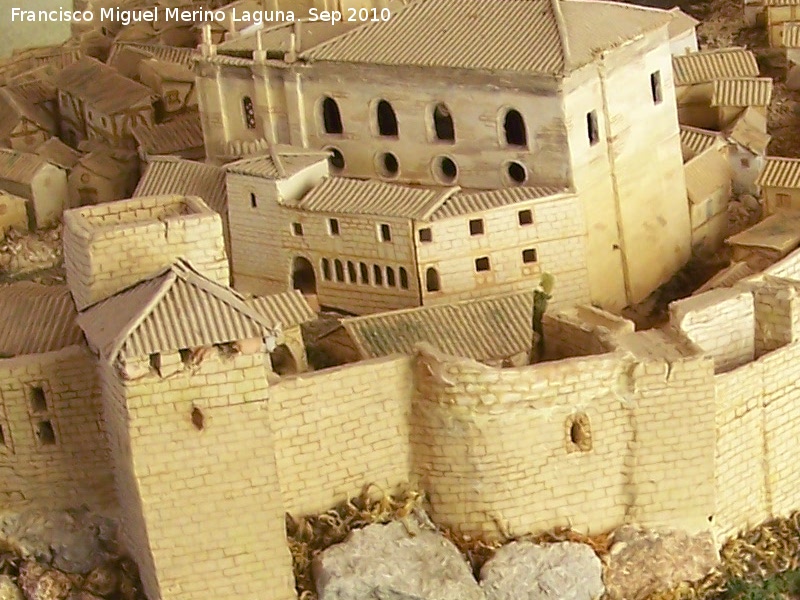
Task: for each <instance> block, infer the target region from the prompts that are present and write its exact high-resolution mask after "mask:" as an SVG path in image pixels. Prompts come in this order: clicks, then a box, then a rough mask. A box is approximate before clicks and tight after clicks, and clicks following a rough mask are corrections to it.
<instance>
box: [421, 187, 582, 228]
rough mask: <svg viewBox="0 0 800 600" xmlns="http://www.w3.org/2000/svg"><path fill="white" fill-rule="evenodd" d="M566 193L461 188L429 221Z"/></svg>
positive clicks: (554, 189)
mask: <svg viewBox="0 0 800 600" xmlns="http://www.w3.org/2000/svg"><path fill="white" fill-rule="evenodd" d="M564 193H568V192H567V190H565V189H563V188H559V187H513V188H504V189H500V190H482V191H478V190H463V191H459V192H456V193H455V194H453V195H452V196H450V197H449V198H447V199H446V201H445V202H444V203H443V204H442V205H441V206H440V207H439V209H438V210H437V211H436V212H435V213H433V215H432V216H431V219H430V220H431V221H435V220H437V219H446V218H448V217H456V216H459V215H468V214H472V213H477V212H483V211H486V210H491V209H493V208H500V207H502V206H509V205H511V204H516V203H518V202H524V201H526V200H534V199H538V198H546V197H548V196H555V195H558V194H564Z"/></svg>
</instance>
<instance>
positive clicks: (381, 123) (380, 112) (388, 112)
mask: <svg viewBox="0 0 800 600" xmlns="http://www.w3.org/2000/svg"><path fill="white" fill-rule="evenodd" d="M376 112H377V117H378V133H379V134H380V135H384V136H389V137H397V115H396V114H395V112H394V108H392V105H391V104H389V103H388V102H387V101H386V100H381V101H380V102H378V105H377V107H376Z"/></svg>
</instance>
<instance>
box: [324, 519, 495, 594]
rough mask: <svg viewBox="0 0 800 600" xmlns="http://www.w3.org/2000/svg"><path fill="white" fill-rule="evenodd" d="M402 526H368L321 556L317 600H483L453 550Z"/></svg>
mask: <svg viewBox="0 0 800 600" xmlns="http://www.w3.org/2000/svg"><path fill="white" fill-rule="evenodd" d="M408 527H409V529H410V530H411V532H412V533H413V535H411V534H410V533H409V530H407V529H406V525H405V524H404V523H401V522H394V523H390V524H389V525H369V526H368V527H365V528H364V529H359V530H355V531H353V532H352V533H351V534H350V536H349V537H348V539H347V540H346V541H345V542H343V543H341V544H337V545H335V546H332V547H330V548H328V549H327V550H325V551H324V552H323V553H322V554H320V555H319V556H318V557H317V558H316V559H315V560H314V565H313V572H314V581H315V583H316V586H317V593H318V595H319V600H368V599H375V600H389V599H391V600H483V598H484V596H483V592H482V591H481V589H480V587H479V586H478V584H477V583H476V582H475V580H474V578H473V576H472V572H471V571H470V568H469V566H468V565H467V563H466V561H465V560H464V558H463V557H462V556H461V554H460V553H459V551H458V549H457V548H456V547H455V546H454V545H453V544H452V543H451V542H450V541H448V540H447V539H445V538H444V537H442V536H441V535H439V534H438V533H435V532H433V531H429V530H426V529H420V528H418V527H417V526H415V525H408Z"/></svg>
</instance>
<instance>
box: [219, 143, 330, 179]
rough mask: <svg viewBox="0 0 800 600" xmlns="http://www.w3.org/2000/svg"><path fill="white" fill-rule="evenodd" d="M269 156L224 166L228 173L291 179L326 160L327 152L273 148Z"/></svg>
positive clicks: (248, 158) (256, 156) (255, 157)
mask: <svg viewBox="0 0 800 600" xmlns="http://www.w3.org/2000/svg"><path fill="white" fill-rule="evenodd" d="M273 150H274V151H273V152H272V153H270V154H259V155H254V156H248V157H247V158H242V159H241V160H237V161H236V162H232V163H229V164H227V165H225V170H226V171H228V172H229V173H238V174H240V175H252V176H253V177H263V178H265V179H280V178H283V177H291V176H292V175H294V174H296V173H299V172H300V171H302V170H303V169H305V168H307V167H310V166H311V165H314V164H316V163H318V162H321V161H324V160H327V158H328V156H330V153H329V152H325V151H322V150H290V149H287V148H285V147H275V148H274V149H273Z"/></svg>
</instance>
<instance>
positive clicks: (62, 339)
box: [0, 281, 83, 357]
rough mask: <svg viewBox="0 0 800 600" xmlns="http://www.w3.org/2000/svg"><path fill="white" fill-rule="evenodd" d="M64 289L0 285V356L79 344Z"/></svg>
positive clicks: (80, 338)
mask: <svg viewBox="0 0 800 600" xmlns="http://www.w3.org/2000/svg"><path fill="white" fill-rule="evenodd" d="M77 316H78V311H77V310H76V309H75V303H74V302H73V301H72V296H71V295H70V293H69V289H68V288H67V287H66V286H46V285H40V284H38V283H32V282H28V281H23V282H19V283H13V284H11V285H3V286H0V357H10V356H20V355H23V354H38V353H41V352H50V351H53V350H60V349H61V348H66V347H67V346H72V345H74V344H80V343H82V342H83V333H82V332H81V329H80V327H78V325H77V323H76V320H75V319H76V317H77Z"/></svg>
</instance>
